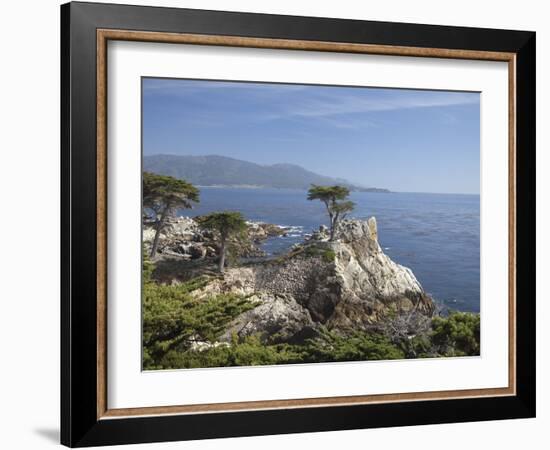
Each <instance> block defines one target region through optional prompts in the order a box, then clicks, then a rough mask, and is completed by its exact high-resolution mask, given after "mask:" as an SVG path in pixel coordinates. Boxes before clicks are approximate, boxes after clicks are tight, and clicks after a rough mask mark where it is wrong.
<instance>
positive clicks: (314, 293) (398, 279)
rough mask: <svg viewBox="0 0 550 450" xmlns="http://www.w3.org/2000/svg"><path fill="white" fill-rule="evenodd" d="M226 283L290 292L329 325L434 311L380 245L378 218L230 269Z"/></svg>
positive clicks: (364, 324) (229, 287)
mask: <svg viewBox="0 0 550 450" xmlns="http://www.w3.org/2000/svg"><path fill="white" fill-rule="evenodd" d="M321 233H323V234H324V233H326V230H319V235H321ZM222 285H223V286H224V288H223V289H224V290H225V291H233V290H234V289H235V290H236V291H239V292H241V293H252V292H254V293H267V294H271V295H284V296H290V297H292V299H294V300H295V301H296V302H297V303H298V304H299V305H301V306H302V307H303V308H305V309H306V310H307V311H308V312H309V314H310V316H311V318H312V320H313V321H314V322H318V323H321V324H324V325H325V326H327V327H328V328H330V329H367V328H368V327H370V326H372V325H373V324H377V323H379V322H381V321H384V320H386V319H387V318H388V317H393V316H395V315H396V314H397V315H399V314H403V313H410V312H413V311H414V312H415V313H419V314H422V315H425V316H428V317H431V316H432V315H433V313H434V310H435V306H434V303H433V300H432V299H431V298H430V297H429V296H428V295H427V294H426V293H425V292H424V290H423V289H422V286H421V285H420V283H419V282H418V280H417V279H416V278H415V276H414V274H413V273H412V272H411V270H410V269H408V268H407V267H404V266H401V265H399V264H397V263H395V262H394V261H392V260H391V259H390V257H389V256H387V255H386V254H385V253H384V252H383V251H382V249H381V248H380V245H379V244H378V229H377V225H376V219H375V218H374V217H373V218H370V219H369V220H368V221H361V220H347V221H343V222H342V223H341V224H340V226H339V228H338V231H337V232H336V235H335V240H334V241H333V242H330V241H328V238H324V237H319V238H316V239H310V240H309V241H308V242H306V243H304V244H302V245H301V246H299V247H297V248H295V249H293V251H292V252H290V253H289V254H288V255H285V256H284V257H281V258H278V259H276V260H271V261H263V262H260V263H257V264H255V265H251V266H250V267H240V268H232V269H229V270H227V272H226V274H225V276H224V280H223V282H222ZM254 317H255V316H254ZM250 326H251V325H250Z"/></svg>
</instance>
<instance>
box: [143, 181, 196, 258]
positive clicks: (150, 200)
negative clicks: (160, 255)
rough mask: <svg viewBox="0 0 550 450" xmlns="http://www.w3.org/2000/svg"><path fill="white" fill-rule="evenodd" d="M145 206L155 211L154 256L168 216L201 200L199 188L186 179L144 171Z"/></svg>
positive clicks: (152, 250)
mask: <svg viewBox="0 0 550 450" xmlns="http://www.w3.org/2000/svg"><path fill="white" fill-rule="evenodd" d="M142 195H143V207H144V208H145V209H150V210H152V211H154V213H155V221H156V227H155V237H154V239H153V244H152V246H151V258H154V257H155V255H156V253H157V248H158V245H159V237H160V231H161V230H162V228H163V227H164V224H165V223H166V219H167V217H168V216H171V215H173V214H174V210H175V209H177V208H192V206H193V203H192V202H198V201H199V190H198V189H197V188H196V187H195V186H193V185H192V184H191V183H188V182H187V181H185V180H178V179H177V178H174V177H170V176H167V175H158V174H156V173H151V172H143V193H142Z"/></svg>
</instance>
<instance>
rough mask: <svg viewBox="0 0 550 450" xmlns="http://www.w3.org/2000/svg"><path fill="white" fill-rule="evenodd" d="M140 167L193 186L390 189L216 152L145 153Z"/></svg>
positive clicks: (386, 190) (366, 190) (353, 189)
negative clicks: (202, 154) (205, 154)
mask: <svg viewBox="0 0 550 450" xmlns="http://www.w3.org/2000/svg"><path fill="white" fill-rule="evenodd" d="M143 170H145V171H149V172H154V173H158V174H161V175H170V176H172V177H176V178H180V179H185V180H187V181H189V182H190V183H192V184H194V185H196V186H212V187H247V188H278V189H304V190H307V189H308V188H309V187H310V186H311V185H312V184H316V185H333V184H339V185H342V186H346V187H347V188H348V189H349V190H350V191H355V192H378V193H388V192H390V191H389V190H388V189H383V188H378V187H365V186H359V185H356V184H353V183H350V182H348V181H346V180H342V179H339V178H332V177H327V176H324V175H319V174H317V173H314V172H311V171H309V170H306V169H304V168H303V167H301V166H297V165H294V164H273V165H265V166H264V165H260V164H255V163H251V162H248V161H243V160H239V159H234V158H228V157H226V156H219V155H207V156H193V155H166V154H164V155H148V156H144V158H143Z"/></svg>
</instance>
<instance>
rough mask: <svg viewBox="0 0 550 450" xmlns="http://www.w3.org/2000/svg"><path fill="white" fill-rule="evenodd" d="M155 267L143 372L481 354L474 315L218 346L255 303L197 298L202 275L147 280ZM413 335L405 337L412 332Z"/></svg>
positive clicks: (146, 306)
mask: <svg viewBox="0 0 550 450" xmlns="http://www.w3.org/2000/svg"><path fill="white" fill-rule="evenodd" d="M152 269H153V265H152V264H151V263H150V262H149V260H148V259H147V258H146V257H144V262H143V278H144V286H143V368H144V369H146V370H155V369H180V368H195V367H228V366H254V365H274V364H294V363H314V362H337V361H369V360H390V359H405V358H422V357H441V356H470V355H479V351H480V347H479V325H480V324H479V315H478V314H469V313H451V314H450V315H449V316H447V317H435V318H433V319H431V320H430V319H425V320H426V322H425V325H423V326H419V325H418V323H416V322H412V321H411V320H410V319H409V320H407V321H406V322H404V323H401V322H399V321H398V319H395V320H393V321H391V322H390V326H388V327H386V328H378V329H374V328H373V330H371V331H368V332H366V331H350V332H347V333H343V332H338V331H334V330H328V329H326V328H324V327H321V328H320V329H319V333H318V335H317V336H316V337H315V338H313V339H308V340H306V341H305V342H303V343H301V344H287V343H283V344H280V343H279V344H270V343H266V342H262V341H261V340H260V337H259V336H248V337H245V338H242V339H239V338H238V337H237V335H236V334H234V335H232V336H231V339H230V340H229V342H219V338H220V336H221V335H222V334H224V332H225V330H226V328H227V325H228V324H229V323H230V322H231V321H232V320H233V319H235V318H236V317H237V316H239V315H240V314H242V313H243V312H246V311H248V310H250V309H252V308H255V307H256V306H257V304H256V303H255V302H254V301H252V300H251V299H250V298H249V297H246V296H242V295H234V294H231V295H228V294H219V295H213V296H209V297H206V298H196V296H193V295H191V293H192V292H193V291H196V290H197V289H201V288H203V287H204V286H206V285H207V284H208V282H209V279H208V278H206V277H200V278H195V279H192V280H190V281H188V282H186V283H183V284H178V285H163V284H159V283H157V282H155V281H153V280H151V278H150V276H151V273H152ZM411 323H412V324H413V325H412V326H413V327H414V329H415V330H416V334H412V333H411V332H410V326H411Z"/></svg>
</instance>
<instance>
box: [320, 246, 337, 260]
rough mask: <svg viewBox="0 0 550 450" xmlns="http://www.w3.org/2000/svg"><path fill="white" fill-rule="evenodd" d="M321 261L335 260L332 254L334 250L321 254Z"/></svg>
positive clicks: (334, 255)
mask: <svg viewBox="0 0 550 450" xmlns="http://www.w3.org/2000/svg"><path fill="white" fill-rule="evenodd" d="M323 259H324V260H325V262H328V263H330V262H333V261H334V260H335V259H336V253H334V250H331V249H327V250H325V251H324V252H323Z"/></svg>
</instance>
